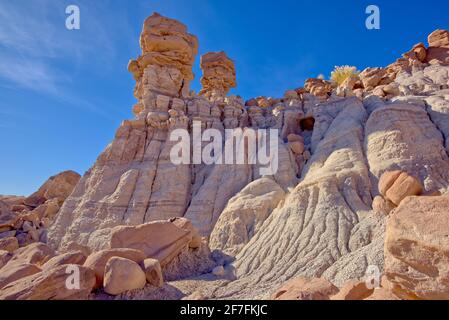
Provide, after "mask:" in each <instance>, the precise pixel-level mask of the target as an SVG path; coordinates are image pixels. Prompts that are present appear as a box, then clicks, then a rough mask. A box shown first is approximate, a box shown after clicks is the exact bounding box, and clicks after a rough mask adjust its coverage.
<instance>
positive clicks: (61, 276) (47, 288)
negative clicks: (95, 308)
mask: <svg viewBox="0 0 449 320" xmlns="http://www.w3.org/2000/svg"><path fill="white" fill-rule="evenodd" d="M78 270H79V280H80V282H79V288H76V287H74V288H68V287H67V285H66V283H67V278H68V274H67V267H66V266H60V267H56V268H52V269H49V270H46V271H42V272H38V273H35V274H33V275H30V276H28V277H24V278H21V279H20V280H17V281H16V282H12V283H10V284H9V285H7V286H6V287H4V288H3V289H2V290H1V291H0V300H82V299H87V297H88V295H89V294H90V293H91V291H92V289H93V286H94V284H95V275H94V272H93V271H92V270H91V269H88V268H84V267H81V266H80V267H79V269H78Z"/></svg>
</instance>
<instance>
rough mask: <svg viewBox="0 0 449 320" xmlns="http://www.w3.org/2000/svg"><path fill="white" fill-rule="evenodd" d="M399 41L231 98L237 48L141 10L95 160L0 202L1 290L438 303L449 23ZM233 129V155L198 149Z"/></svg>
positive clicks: (446, 173)
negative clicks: (367, 61)
mask: <svg viewBox="0 0 449 320" xmlns="http://www.w3.org/2000/svg"><path fill="white" fill-rule="evenodd" d="M420 40H423V39H416V42H418V41H420ZM412 44H413V43H411V44H410V46H409V47H407V48H406V50H404V51H407V50H408V51H407V52H406V53H405V54H404V55H403V56H402V57H400V58H399V59H397V60H396V61H395V62H393V63H392V64H390V65H389V66H386V67H369V68H366V69H364V70H362V69H361V71H358V69H357V68H356V67H353V66H340V67H336V68H335V70H334V71H333V72H332V75H331V78H330V79H329V80H326V79H323V78H321V77H319V78H310V79H308V80H306V81H305V83H304V84H303V83H298V84H297V85H296V86H294V87H292V88H285V89H286V90H285V91H283V92H284V93H283V95H282V94H281V96H280V97H270V96H268V95H267V96H257V97H252V98H251V97H245V98H247V99H248V100H246V102H245V100H244V99H243V98H242V97H240V96H236V95H232V94H230V90H231V89H232V88H235V87H236V86H237V76H238V75H237V74H236V67H235V63H234V60H231V59H230V58H229V57H228V55H227V54H226V53H225V52H223V51H219V52H209V53H203V52H199V42H198V39H197V38H196V36H194V35H192V34H190V33H189V31H188V28H187V26H185V25H184V24H182V23H181V22H178V21H176V20H174V19H171V18H166V17H163V16H161V15H159V14H157V13H154V14H153V15H151V16H150V17H148V18H147V19H146V20H145V21H144V26H143V29H142V32H141V35H140V48H141V55H140V56H139V57H138V58H136V59H135V60H131V61H130V62H129V65H128V70H129V71H130V73H131V74H132V76H133V77H134V80H135V82H136V86H135V89H134V96H135V98H136V99H137V102H136V104H135V105H134V107H133V113H134V117H133V118H132V119H129V120H124V121H123V122H122V123H121V125H120V126H119V128H118V129H117V131H116V134H115V136H114V138H113V140H112V142H111V143H110V144H109V145H108V146H107V147H106V148H105V150H104V151H103V152H102V153H101V154H100V155H99V157H98V158H97V160H96V162H95V163H94V164H93V166H92V167H91V168H90V169H89V170H88V171H87V172H86V173H85V174H84V175H83V176H82V177H80V176H79V175H78V174H76V173H74V172H71V171H67V172H63V173H61V174H59V175H56V176H54V177H51V178H50V179H49V180H48V181H47V182H46V183H45V184H44V185H42V187H40V188H39V190H38V191H37V192H35V193H34V194H32V195H31V196H29V197H14V196H0V299H197V300H205V299H275V300H312V299H313V300H381V299H391V300H396V299H449V294H448V292H449V287H448V285H447V283H448V276H449V273H448V270H449V260H448V258H447V251H448V248H446V245H448V243H447V242H448V235H449V234H448V231H447V229H448V228H446V225H447V221H448V218H449V217H447V216H446V215H447V212H448V207H449V203H448V199H449V195H448V191H449V156H448V152H449V125H448V123H449V65H448V64H449V60H448V59H449V54H448V52H449V51H448V50H449V32H447V31H445V30H437V31H435V32H433V33H432V34H431V35H429V38H428V45H427V44H425V43H418V44H416V45H413V46H412ZM136 45H137V44H136ZM410 48H411V49H410ZM198 54H202V56H201V60H200V67H201V70H202V73H203V74H202V78H201V85H202V89H201V91H200V92H199V93H198V94H197V93H195V92H194V91H191V90H190V88H189V86H190V82H191V81H192V80H193V78H194V74H193V71H192V69H193V65H194V62H195V59H196V57H197V55H198ZM232 58H233V59H235V61H236V63H238V62H239V60H238V59H239V57H232ZM391 61H394V57H392V60H391ZM237 66H238V64H237ZM294 88H296V89H294ZM180 132H182V133H183V134H184V133H185V136H186V137H187V139H186V140H187V141H188V144H189V145H190V144H191V147H192V148H190V146H189V148H188V149H187V150H188V152H186V151H185V149H183V148H179V141H175V140H174V139H172V137H173V136H175V134H176V133H180ZM227 132H231V133H235V132H240V135H235V136H226V133H227ZM264 132H265V133H266V132H273V133H274V134H273V135H266V136H264V135H262V133H264ZM212 133H213V134H212ZM251 136H254V141H255V142H256V147H257V148H259V149H256V150H257V151H260V149H262V150H264V151H267V150H266V149H263V148H261V146H264V145H265V146H266V144H264V142H266V141H267V140H270V143H271V144H269V146H270V149H271V146H273V149H275V150H270V152H265V155H266V158H267V159H268V160H269V161H268V162H267V163H268V164H269V165H268V166H269V167H270V168H272V167H275V166H274V163H275V164H276V170H273V171H263V170H261V169H263V167H264V165H263V163H260V162H257V161H256V162H251V161H250V158H252V157H251V152H250V150H251V148H250V147H251V143H250V142H251ZM177 137H179V136H177ZM198 137H199V138H200V139H199V140H200V143H199V144H196V142H195V141H197V140H196V138H198ZM215 137H218V138H217V139H216V140H217V141H212V140H214V139H213V138H215ZM208 138H210V139H209V140H210V141H206V140H208ZM231 140H232V141H234V142H235V145H232V147H233V148H234V146H235V147H236V150H238V147H239V146H240V147H242V146H243V147H242V149H240V151H241V152H240V155H242V158H243V159H244V160H246V161H243V162H242V163H237V162H236V161H233V162H230V163H227V162H225V161H223V162H221V163H220V162H218V161H210V162H206V161H204V159H213V160H215V159H216V158H219V157H220V156H223V158H224V155H225V153H226V152H225V151H226V148H225V147H226V145H227V143H228V142H229V141H231ZM214 143H215V144H216V145H218V146H219V147H218V148H217V149H215V148H211V146H213V145H214ZM223 146H224V147H223ZM222 147H223V148H222ZM176 148H178V149H176ZM245 148H246V149H245ZM173 150H178V154H177V155H178V156H180V155H181V156H186V157H185V158H186V159H189V160H190V161H185V162H184V161H180V162H177V163H175V162H174V161H172V159H173V154H172V152H173ZM216 150H222V151H223V150H224V151H223V152H216ZM242 150H243V151H242ZM233 151H234V150H233ZM271 151H275V152H271ZM183 153H186V154H183ZM236 153H237V154H238V152H236ZM256 154H257V155H259V154H262V153H261V152H257V153H256ZM198 155H200V156H199V159H200V160H199V161H198V160H195V159H198V157H197V156H198ZM204 155H206V157H204ZM181 158H183V157H181ZM236 158H237V157H235V159H236ZM265 169H266V168H265ZM263 172H265V173H263ZM267 172H268V173H267ZM67 270H77V271H78V272H80V275H81V278H82V280H81V282H80V283H79V286H78V287H77V288H78V289H76V290H69V289H67V287H66V286H65V281H66V278H67V273H66V271H67ZM373 270H374V271H373ZM370 276H371V277H374V278H373V279H371V278H369V277H370ZM367 278H368V280H369V279H371V280H372V281H371V280H370V281H367ZM373 283H374V284H375V285H373V286H371V284H373Z"/></svg>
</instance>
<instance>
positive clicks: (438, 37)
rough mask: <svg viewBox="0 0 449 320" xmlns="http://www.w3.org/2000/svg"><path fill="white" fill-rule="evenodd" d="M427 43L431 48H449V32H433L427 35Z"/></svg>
mask: <svg viewBox="0 0 449 320" xmlns="http://www.w3.org/2000/svg"><path fill="white" fill-rule="evenodd" d="M428 41H429V46H431V47H445V48H449V31H447V30H435V31H434V32H432V33H431V34H430V35H429V37H428Z"/></svg>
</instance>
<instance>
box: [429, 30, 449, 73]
mask: <svg viewBox="0 0 449 320" xmlns="http://www.w3.org/2000/svg"><path fill="white" fill-rule="evenodd" d="M428 41H429V48H428V49H427V61H428V62H429V63H431V64H444V65H447V64H449V31H447V30H435V31H434V32H432V33H431V34H430V35H429V38H428Z"/></svg>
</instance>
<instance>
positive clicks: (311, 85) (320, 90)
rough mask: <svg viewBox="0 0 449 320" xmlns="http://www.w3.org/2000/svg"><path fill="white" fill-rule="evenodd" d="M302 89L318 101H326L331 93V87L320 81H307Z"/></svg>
mask: <svg viewBox="0 0 449 320" xmlns="http://www.w3.org/2000/svg"><path fill="white" fill-rule="evenodd" d="M304 89H305V90H307V91H308V92H310V93H311V94H313V95H314V96H316V97H318V98H320V99H327V98H328V97H329V94H330V93H331V92H332V85H331V84H330V82H328V81H325V80H322V79H307V80H306V82H305V84H304Z"/></svg>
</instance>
